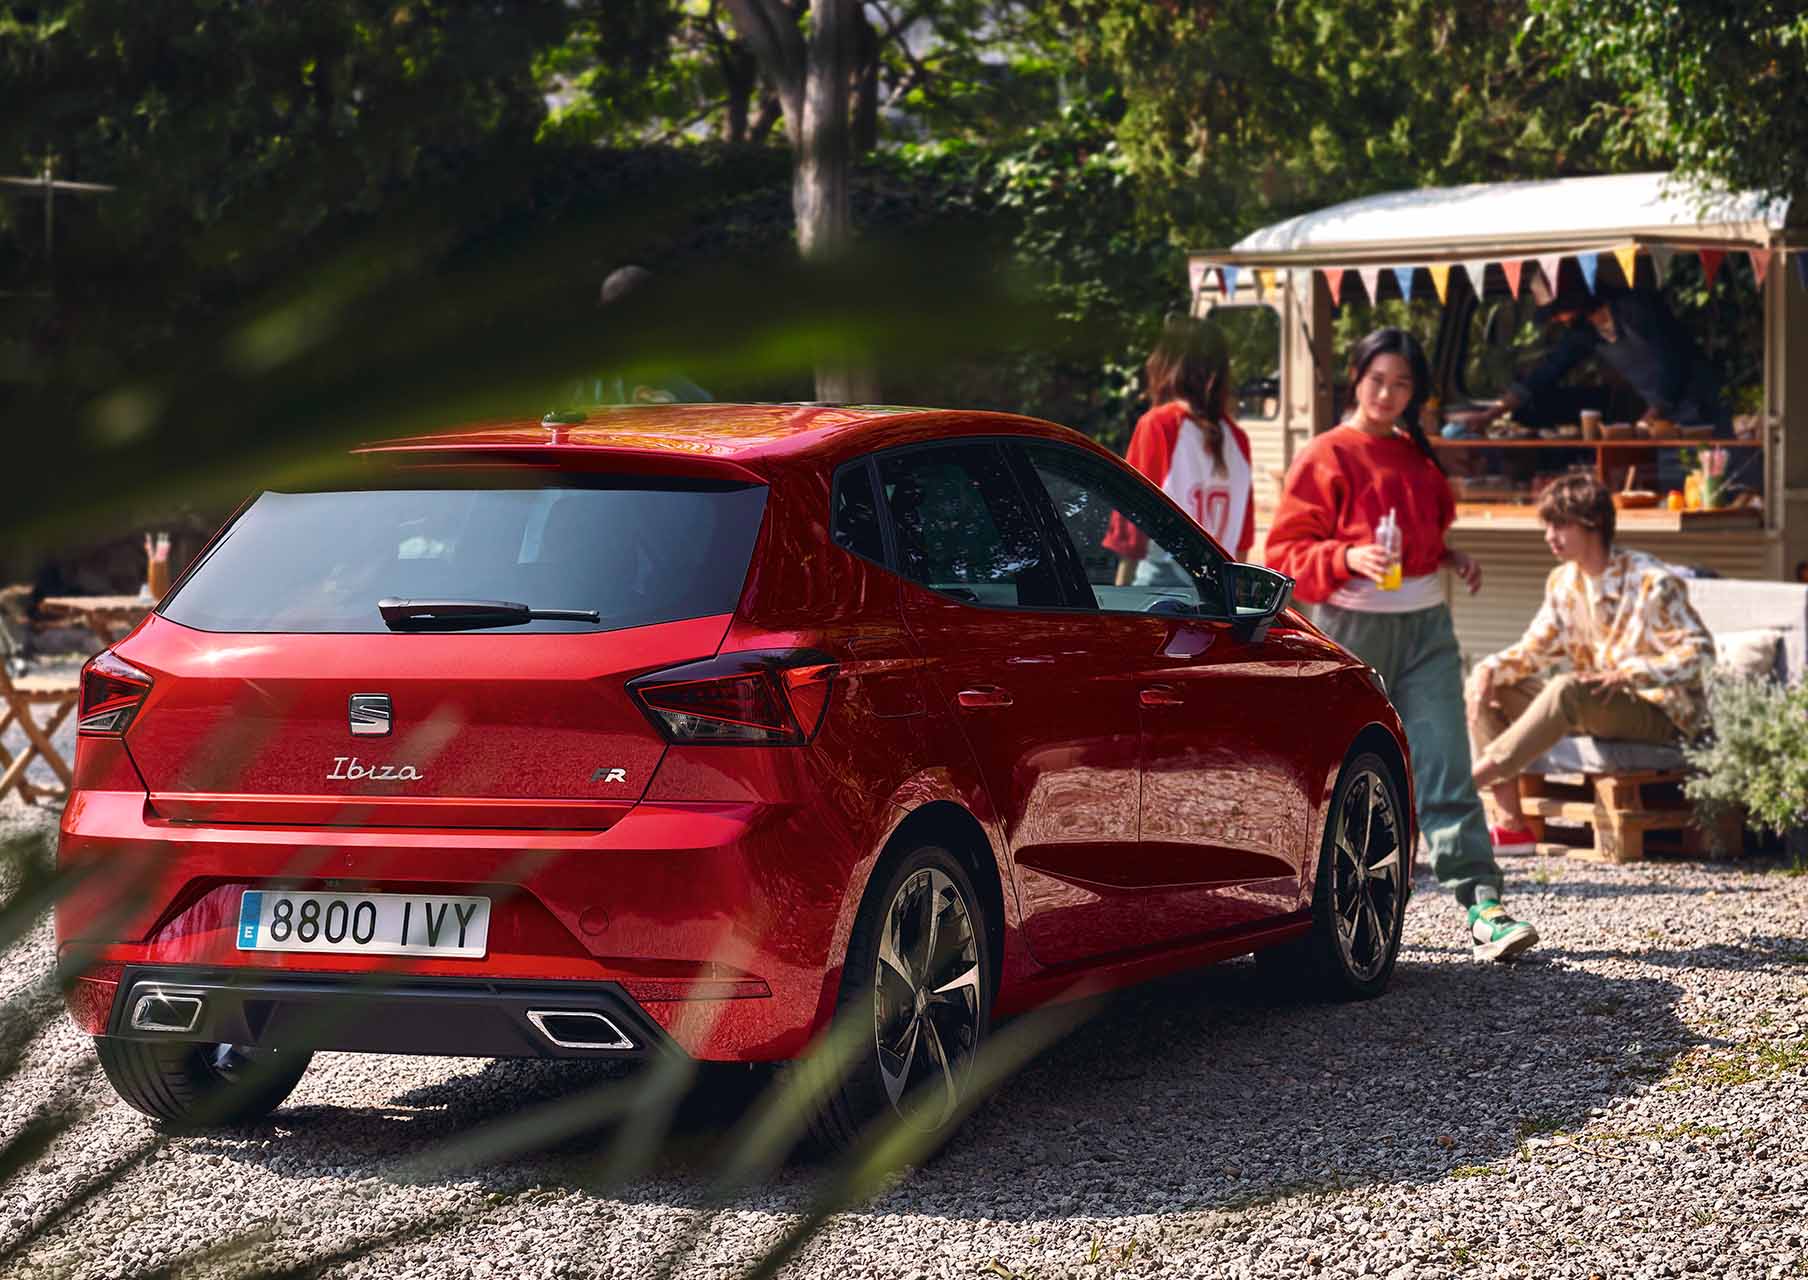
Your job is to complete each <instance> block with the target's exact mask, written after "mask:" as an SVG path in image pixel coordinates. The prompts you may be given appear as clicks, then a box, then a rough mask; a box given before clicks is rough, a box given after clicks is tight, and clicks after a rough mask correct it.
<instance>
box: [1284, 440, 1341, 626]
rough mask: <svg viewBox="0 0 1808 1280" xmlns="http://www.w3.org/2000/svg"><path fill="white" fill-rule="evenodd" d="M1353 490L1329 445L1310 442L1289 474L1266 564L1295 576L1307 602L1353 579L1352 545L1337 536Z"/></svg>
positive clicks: (1297, 590) (1297, 592) (1296, 590)
mask: <svg viewBox="0 0 1808 1280" xmlns="http://www.w3.org/2000/svg"><path fill="white" fill-rule="evenodd" d="M1320 439H1321V440H1322V437H1321V438H1320ZM1318 443H1319V442H1318V441H1315V442H1314V445H1317V444H1318ZM1349 493H1350V482H1349V478H1348V477H1347V476H1345V475H1344V474H1343V470H1342V468H1341V467H1340V466H1339V465H1338V457H1337V454H1336V453H1335V452H1334V451H1332V450H1331V449H1329V448H1323V447H1313V445H1308V446H1307V447H1306V449H1305V450H1303V451H1302V452H1301V453H1300V455H1299V456H1298V457H1297V458H1295V459H1294V460H1293V466H1292V468H1291V469H1290V470H1289V471H1288V472H1287V483H1286V485H1285V487H1284V488H1283V489H1282V491H1281V501H1280V505H1279V506H1278V507H1276V508H1275V513H1274V524H1273V525H1271V526H1270V527H1269V530H1268V564H1269V567H1271V568H1274V569H1278V570H1279V571H1280V572H1282V573H1284V574H1286V575H1287V576H1288V577H1290V578H1292V579H1293V580H1294V594H1295V595H1296V596H1298V597H1299V599H1301V600H1303V601H1305V602H1306V603H1308V604H1317V603H1320V602H1322V601H1323V600H1325V599H1326V598H1327V597H1329V596H1330V594H1331V593H1332V592H1333V591H1335V590H1337V588H1338V586H1339V585H1341V584H1342V583H1345V582H1348V581H1349V579H1350V576H1351V574H1350V570H1349V567H1348V566H1347V565H1346V564H1345V563H1344V558H1343V557H1344V552H1345V551H1346V550H1348V549H1349V548H1350V547H1351V546H1353V545H1354V544H1353V543H1351V542H1348V541H1346V540H1344V539H1341V538H1339V537H1338V536H1337V533H1338V525H1339V523H1340V516H1341V513H1342V512H1343V510H1344V507H1345V505H1346V503H1347V502H1348V500H1349Z"/></svg>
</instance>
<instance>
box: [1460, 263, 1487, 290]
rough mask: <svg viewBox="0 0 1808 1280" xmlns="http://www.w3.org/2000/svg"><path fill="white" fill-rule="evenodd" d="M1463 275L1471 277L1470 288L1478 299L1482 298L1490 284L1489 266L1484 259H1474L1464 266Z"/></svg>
mask: <svg viewBox="0 0 1808 1280" xmlns="http://www.w3.org/2000/svg"><path fill="white" fill-rule="evenodd" d="M1463 274H1464V275H1466V276H1468V277H1469V287H1470V288H1471V289H1473V290H1474V291H1475V296H1476V297H1478V298H1479V297H1481V296H1482V290H1483V289H1484V288H1485V287H1486V285H1487V283H1488V264H1487V262H1486V261H1485V260H1484V259H1481V258H1472V259H1470V260H1469V261H1468V262H1465V263H1464V264H1463Z"/></svg>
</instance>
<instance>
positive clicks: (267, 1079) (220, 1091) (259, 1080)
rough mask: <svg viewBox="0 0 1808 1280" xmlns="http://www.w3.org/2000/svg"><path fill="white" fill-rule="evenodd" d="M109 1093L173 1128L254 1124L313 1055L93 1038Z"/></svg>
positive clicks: (291, 1086)
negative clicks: (109, 1089)
mask: <svg viewBox="0 0 1808 1280" xmlns="http://www.w3.org/2000/svg"><path fill="white" fill-rule="evenodd" d="M94 1052H95V1054H96V1055H97V1056H98V1057H99V1058H100V1066H101V1070H102V1071H105V1072H106V1073H107V1080H108V1082H109V1083H110V1084H112V1086H113V1090H114V1092H115V1093H117V1094H118V1095H119V1096H120V1097H121V1098H123V1099H124V1100H125V1101H126V1102H128V1103H129V1104H131V1105H132V1106H134V1107H136V1108H137V1109H138V1110H140V1111H142V1112H144V1114H145V1115H147V1116H150V1117H151V1118H152V1119H154V1120H161V1121H163V1122H164V1123H165V1124H166V1125H169V1126H170V1127H171V1128H174V1129H206V1128H212V1127H215V1126H220V1127H227V1126H231V1125H240V1124H248V1123H250V1122H251V1121H253V1120H261V1119H262V1118H263V1117H265V1116H267V1115H269V1114H270V1113H271V1112H272V1111H274V1110H276V1108H277V1107H279V1106H281V1105H282V1102H283V1099H284V1098H287V1097H288V1096H289V1094H290V1093H291V1092H293V1091H294V1088H295V1086H296V1085H297V1084H299V1083H300V1082H301V1077H302V1073H303V1072H305V1071H306V1070H307V1069H308V1063H309V1062H310V1061H312V1060H313V1057H314V1055H313V1054H312V1053H308V1052H306V1051H300V1050H291V1049H249V1048H241V1047H239V1046H236V1045H229V1044H198V1043H195V1042H193V1041H186V1042H184V1041H163V1042H159V1041H154V1040H123V1039H120V1038H118V1037H115V1036H96V1037H94Z"/></svg>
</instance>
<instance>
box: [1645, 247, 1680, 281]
mask: <svg viewBox="0 0 1808 1280" xmlns="http://www.w3.org/2000/svg"><path fill="white" fill-rule="evenodd" d="M1647 252H1648V253H1650V255H1651V269H1652V271H1654V272H1656V273H1657V287H1658V288H1660V289H1661V288H1663V287H1664V281H1665V280H1668V279H1669V278H1670V261H1671V259H1673V258H1675V257H1676V250H1674V249H1672V248H1671V247H1670V246H1669V245H1667V244H1654V245H1652V246H1651V247H1650V249H1648V250H1647Z"/></svg>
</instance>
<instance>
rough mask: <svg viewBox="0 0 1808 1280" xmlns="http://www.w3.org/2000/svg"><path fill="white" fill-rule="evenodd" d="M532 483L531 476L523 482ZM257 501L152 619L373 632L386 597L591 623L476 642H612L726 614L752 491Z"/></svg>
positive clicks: (631, 487)
mask: <svg viewBox="0 0 1808 1280" xmlns="http://www.w3.org/2000/svg"><path fill="white" fill-rule="evenodd" d="M529 474H531V473H529ZM406 484H407V487H401V486H399V485H398V486H397V487H395V488H385V487H372V488H363V489H339V490H333V491H324V492H317V493H277V492H266V493H263V494H260V495H259V496H258V498H257V500H256V501H255V502H253V503H252V504H251V505H250V506H249V507H248V508H246V510H245V511H244V513H243V514H241V515H240V516H239V518H238V519H237V520H236V521H234V522H233V524H232V526H231V527H230V528H229V529H228V530H227V531H226V533H225V535H224V536H223V537H222V538H221V539H220V541H219V542H218V543H217V544H215V546H214V548H213V549H212V551H211V552H209V554H208V556H207V559H206V560H205V561H204V562H203V563H202V564H201V565H200V566H199V567H198V568H197V569H196V570H195V571H194V573H193V574H192V575H191V576H190V577H189V579H188V580H187V581H186V582H184V583H183V584H182V586H181V588H180V590H178V591H177V592H176V593H175V595H174V596H172V597H171V598H170V599H168V600H166V601H165V602H164V604H163V606H162V608H161V610H160V612H162V614H163V615H164V616H165V617H167V618H169V619H170V620H172V621H174V622H179V623H181V624H182V625H183V626H186V627H195V628H198V629H200V630H202V631H235V632H245V631H251V632H259V631H262V632H291V633H293V632H378V631H387V630H388V628H387V627H386V626H385V625H384V622H383V618H382V616H381V615H380V614H379V613H378V612H377V601H379V600H381V599H383V598H384V597H385V596H396V597H401V598H404V599H417V600H419V599H448V598H450V599H465V600H468V599H477V600H507V601H512V602H514V603H517V604H525V605H528V606H530V607H532V608H536V609H595V610H597V611H598V612H599V613H600V614H601V615H602V620H601V621H600V622H597V623H591V622H571V621H553V620H536V621H533V622H527V623H523V624H521V625H519V626H513V627H495V628H486V629H484V630H483V631H480V632H474V633H473V634H485V635H493V634H495V633H496V632H498V631H503V632H556V631H613V630H619V629H620V628H623V627H639V626H645V625H647V624H649V623H655V622H675V621H679V620H681V619H684V618H701V617H708V616H710V615H713V614H720V613H731V612H733V610H734V607H735V603H736V601H737V600H738V599H739V597H740V593H741V585H742V583H743V582H744V581H745V579H746V577H747V565H748V561H749V560H750V558H751V557H752V555H753V544H754V539H755V537H756V535H757V534H758V532H759V527H760V517H761V515H762V513H763V512H764V510H765V504H766V489H765V487H764V486H761V485H729V484H710V483H693V482H690V481H676V480H672V479H669V478H666V477H658V478H626V477H619V476H612V477H604V478H600V479H597V480H595V481H593V480H592V478H591V477H575V476H572V475H571V474H569V473H560V474H556V475H554V476H552V477H551V479H550V481H549V482H542V481H539V480H536V479H531V478H520V477H516V476H511V475H503V476H495V475H485V476H483V477H482V478H481V480H475V482H474V477H472V476H471V475H469V474H466V475H462V476H459V477H456V478H455V479H451V480H448V481H446V482H445V483H443V484H442V483H441V482H440V481H437V480H433V481H425V482H422V481H421V480H419V478H418V477H412V476H411V477H409V479H408V480H407V482H406Z"/></svg>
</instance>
